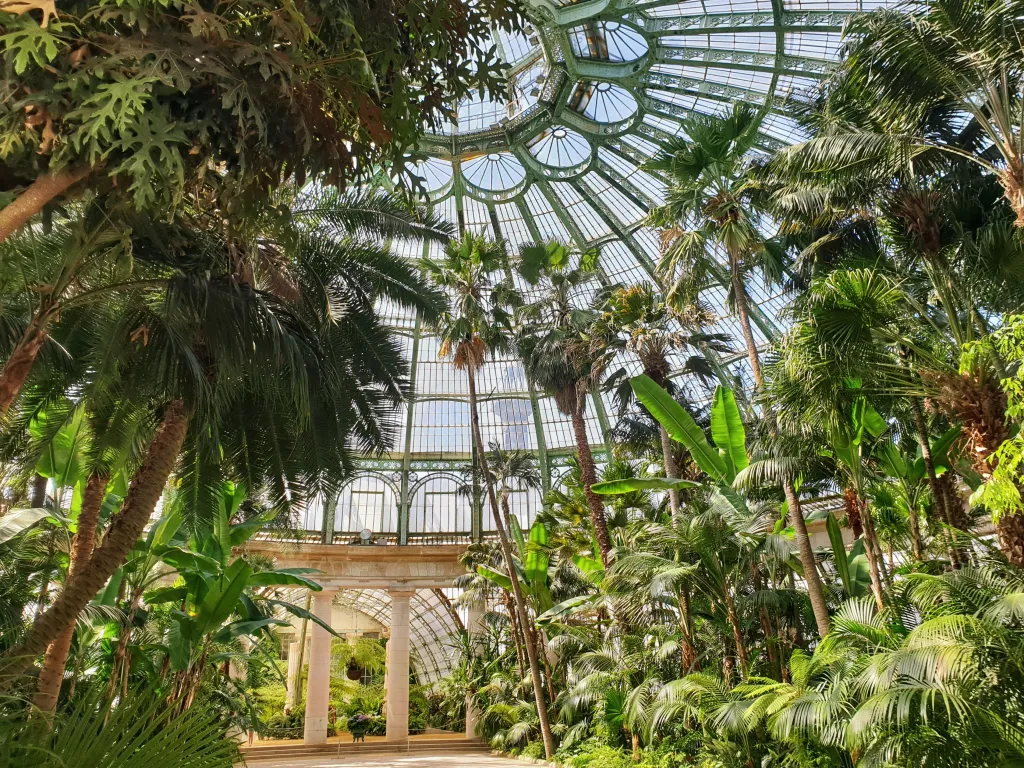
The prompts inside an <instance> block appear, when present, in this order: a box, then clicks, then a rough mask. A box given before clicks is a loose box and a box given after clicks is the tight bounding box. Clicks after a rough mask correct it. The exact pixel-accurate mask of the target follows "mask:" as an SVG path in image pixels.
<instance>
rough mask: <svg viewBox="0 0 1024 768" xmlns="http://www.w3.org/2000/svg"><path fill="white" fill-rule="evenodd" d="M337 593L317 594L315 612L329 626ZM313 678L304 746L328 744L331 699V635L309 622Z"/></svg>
mask: <svg viewBox="0 0 1024 768" xmlns="http://www.w3.org/2000/svg"><path fill="white" fill-rule="evenodd" d="M334 594H335V593H334V590H330V591H328V590H326V589H325V590H322V591H320V592H317V593H315V594H314V595H313V613H314V614H315V615H316V617H317V618H319V619H320V620H321V621H323V622H324V623H325V624H330V623H331V605H332V603H333V601H334ZM309 626H310V631H311V634H312V637H311V639H310V643H309V679H308V680H307V681H306V725H305V729H304V732H303V739H302V742H303V743H304V744H323V743H324V742H326V741H327V709H328V707H329V706H330V696H331V637H332V635H331V633H330V632H328V631H327V630H326V629H324V628H323V627H321V626H320V625H319V624H316V623H314V622H310V623H309Z"/></svg>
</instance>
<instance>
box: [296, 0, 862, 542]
mask: <svg viewBox="0 0 1024 768" xmlns="http://www.w3.org/2000/svg"><path fill="white" fill-rule="evenodd" d="M878 5H879V3H878V2H876V1H875V0H867V1H866V2H859V1H858V0H705V1H701V0H687V1H685V2H676V1H674V0H673V1H670V0H646V1H644V0H590V1H589V2H577V3H572V2H552V1H551V0H527V11H528V15H529V17H530V23H529V24H528V25H527V26H526V27H525V29H524V30H523V31H522V32H521V33H516V34H509V33H505V32H497V33H496V34H495V36H494V42H495V45H496V46H497V48H498V52H499V54H500V56H501V57H502V58H503V60H504V61H505V62H506V63H507V65H508V75H507V83H508V87H507V92H506V94H505V96H504V98H502V99H498V100H489V99H485V98H480V97H477V98H468V99H465V100H463V101H462V102H461V103H459V104H456V105H453V115H452V120H451V122H450V123H448V124H447V125H445V126H443V128H442V129H441V130H438V131H435V132H432V133H430V134H428V135H427V136H426V138H425V139H424V140H423V144H422V146H421V150H422V152H423V155H424V157H425V159H423V160H421V161H419V162H418V163H417V166H416V168H417V175H418V177H419V178H420V180H421V181H422V188H423V189H422V191H423V193H424V194H425V195H426V197H427V200H428V202H429V205H430V206H431V207H432V208H433V210H434V211H435V212H437V213H439V214H441V215H442V216H443V217H444V218H446V219H447V220H449V221H451V222H452V223H453V224H455V225H457V227H458V229H459V230H460V231H462V232H472V233H484V234H486V235H487V236H488V237H492V238H501V239H504V240H505V241H506V242H507V244H508V247H509V251H510V252H511V253H515V252H516V251H517V250H518V249H519V247H520V246H522V245H523V244H525V243H530V242H537V241H543V240H558V241H562V242H572V243H574V244H575V245H577V246H579V247H584V246H585V247H593V246H597V247H598V248H599V251H600V266H601V282H602V283H604V284H606V285H608V284H625V285H630V284H641V283H649V282H651V281H653V280H654V278H653V269H654V264H655V262H656V261H657V259H658V257H659V242H660V241H659V238H658V235H657V233H656V232H655V231H653V230H652V229H650V228H648V227H646V226H644V224H643V220H644V218H645V216H646V214H647V212H648V211H649V210H650V208H651V207H652V206H656V205H658V204H660V203H661V202H663V200H664V193H665V182H664V180H663V179H662V178H659V176H658V175H657V174H655V173H652V172H648V171H645V170H644V169H643V167H642V166H643V165H644V163H645V162H646V161H647V160H648V159H650V158H651V157H652V156H653V155H654V154H655V153H656V152H657V151H658V150H659V149H660V148H662V147H663V146H665V145H666V143H667V142H668V141H669V140H670V139H671V138H672V137H675V136H676V135H678V134H680V132H681V121H682V120H684V119H685V118H686V117H687V116H688V115H690V114H692V113H704V114H720V113H722V112H723V111H724V110H725V109H728V108H729V106H730V105H731V104H733V103H734V102H737V101H743V102H748V103H751V104H754V105H757V106H763V105H767V110H768V112H767V117H766V119H765V120H764V122H763V123H762V126H761V133H760V138H759V141H758V144H757V146H758V150H759V151H772V150H776V149H778V148H780V147H783V146H786V145H787V144H791V143H793V142H797V141H800V140H802V139H803V138H804V137H805V135H804V133H803V132H802V130H801V128H800V126H799V125H798V123H797V121H796V120H795V119H794V118H793V117H792V116H790V114H788V108H787V101H788V100H789V99H790V97H792V96H794V95H799V94H800V93H801V92H806V91H809V90H811V89H814V88H815V87H816V86H817V83H818V82H819V81H820V79H821V78H822V77H823V76H824V75H825V74H826V73H827V71H828V69H829V67H830V65H831V64H832V63H833V62H834V61H835V58H836V55H837V53H838V51H839V47H840V38H841V29H842V26H843V24H844V22H845V20H846V19H847V17H848V16H850V15H851V14H852V13H855V12H857V11H860V10H870V9H872V8H874V7H877V6H878ZM392 248H393V249H394V250H397V251H398V252H400V253H402V254H403V255H405V256H407V257H408V258H410V259H419V258H421V257H423V256H438V255H440V248H439V246H437V245H436V244H434V245H430V244H424V243H423V242H415V241H407V242H396V243H392ZM719 277H720V279H719V280H717V281H715V282H713V283H712V284H709V285H708V286H707V287H706V288H705V290H704V294H703V303H704V304H705V305H706V306H708V307H710V308H711V309H712V312H713V314H714V317H713V320H712V323H711V325H710V326H707V325H706V326H705V329H706V330H707V331H708V332H710V333H720V334H724V335H726V336H727V337H729V338H730V339H732V343H731V346H732V347H733V349H734V350H735V354H722V353H715V352H714V351H711V350H708V349H704V350H701V352H702V353H703V354H704V355H705V356H706V357H708V359H709V362H711V363H712V365H713V366H715V367H717V368H718V370H719V371H720V372H722V373H723V375H725V376H728V377H729V378H732V379H733V380H737V381H738V382H739V383H740V385H741V386H746V387H749V386H750V384H751V377H750V372H749V368H748V365H747V363H746V359H745V356H744V355H743V354H742V335H741V333H740V329H739V326H738V324H737V322H736V321H735V319H734V318H733V317H731V316H730V315H729V313H728V311H727V309H726V302H727V294H728V289H727V285H726V284H727V276H726V273H725V271H724V270H722V272H721V274H720V276H719ZM596 287H598V286H596V285H595V288H596ZM748 292H749V296H750V301H751V304H752V306H751V320H752V322H753V332H754V335H755V339H756V342H757V343H758V344H762V345H763V344H765V343H766V342H767V340H768V339H769V338H771V336H772V335H773V334H774V333H775V332H776V331H777V330H778V328H779V325H780V315H781V312H782V309H783V308H784V306H785V304H786V301H787V300H786V298H785V296H784V295H783V290H782V288H781V287H780V286H769V285H766V284H765V283H764V281H762V280H759V279H758V278H757V275H756V274H753V275H751V279H750V280H749V282H748ZM389 317H390V322H391V324H392V325H393V326H394V327H395V328H396V329H397V331H398V333H399V335H400V338H401V340H402V343H403V344H404V346H405V351H406V353H407V355H408V358H409V359H410V361H411V362H412V375H413V382H412V383H413V387H414V391H415V396H414V398H413V399H412V401H411V402H410V403H408V404H407V405H406V406H405V408H404V409H403V412H402V413H401V414H400V416H399V420H400V422H401V424H402V428H401V429H400V430H399V433H398V435H397V438H396V448H395V451H394V452H393V453H392V454H391V455H389V456H386V457H383V458H372V459H370V458H368V459H366V460H365V462H364V469H365V473H363V474H361V475H360V476H359V477H358V478H356V479H355V480H354V481H353V482H352V483H351V484H350V485H349V486H348V487H347V488H346V489H345V490H344V491H343V492H342V495H341V498H340V499H339V500H338V502H337V504H336V505H334V504H328V505H327V507H328V508H332V507H333V508H334V509H335V511H334V514H333V518H334V520H333V525H332V523H331V520H330V518H331V517H332V515H331V514H328V515H327V516H326V518H327V519H326V520H325V515H324V514H323V510H322V509H310V510H309V512H308V513H307V516H306V527H307V528H309V529H311V530H318V529H319V528H320V527H321V526H323V527H324V530H328V529H331V528H333V531H334V532H336V533H335V534H334V535H340V536H348V535H351V534H355V533H357V532H358V531H360V530H362V529H364V528H369V529H370V530H372V531H374V532H375V533H377V534H379V536H378V540H381V541H383V540H387V541H401V542H410V543H412V542H414V541H421V542H430V541H439V542H440V541H449V542H454V541H468V540H475V539H477V538H479V537H480V536H481V535H487V533H488V530H489V528H490V527H491V526H490V524H489V522H488V519H489V517H490V516H489V515H486V514H481V513H480V505H479V503H478V502H476V501H474V500H473V498H472V495H466V494H458V493H456V491H457V489H458V488H459V487H460V486H461V485H464V484H465V482H466V478H465V477H464V476H463V475H462V474H461V470H462V469H464V468H465V467H466V466H467V464H468V462H469V460H470V457H471V450H472V449H471V442H472V441H471V435H470V418H469V406H468V402H467V398H468V387H467V382H466V379H465V376H464V375H463V374H462V373H460V372H459V371H456V370H454V369H453V368H452V366H451V364H450V362H449V361H446V360H443V359H441V357H440V356H439V343H438V340H437V338H436V337H434V336H432V335H431V334H430V332H429V330H428V329H426V328H423V327H421V326H420V323H419V322H418V320H417V319H416V318H415V317H414V316H413V315H411V314H404V313H401V312H389ZM690 354H691V353H690V352H687V351H681V352H679V353H678V354H677V355H676V356H675V358H674V359H673V360H672V361H671V362H672V364H673V366H674V368H675V371H676V372H677V374H678V372H680V371H681V370H682V368H683V365H684V363H685V361H686V359H687V358H688V357H689V356H690ZM622 364H623V367H626V368H627V369H628V368H629V367H630V365H631V363H630V361H629V360H626V359H623V363H622ZM676 383H677V384H678V385H679V386H680V388H681V389H682V391H683V392H684V393H686V395H687V396H688V397H689V398H690V399H691V400H692V401H694V402H698V403H700V402H704V401H706V400H707V398H708V396H709V392H710V390H709V386H710V385H709V384H707V383H703V382H701V381H700V380H699V379H696V378H693V377H689V376H686V377H684V376H678V377H677V379H676ZM477 388H478V391H479V392H480V398H481V414H480V415H481V421H482V428H483V437H484V441H485V442H486V443H488V444H490V443H493V442H496V443H498V444H499V445H501V446H502V447H503V448H507V449H522V450H527V451H532V452H535V453H536V454H537V455H538V459H539V463H540V466H541V470H542V474H543V478H544V490H546V489H548V488H550V487H553V486H557V484H558V482H559V478H560V476H561V475H562V474H563V473H564V472H566V471H568V470H567V466H568V464H569V461H570V459H571V456H572V453H573V451H574V448H575V442H574V439H573V433H572V426H571V423H570V421H569V419H568V417H566V416H563V415H562V414H560V413H559V411H558V409H557V408H556V407H555V404H554V402H553V401H552V399H551V398H549V397H545V396H543V394H541V393H538V392H537V391H534V389H533V388H532V387H531V386H530V384H529V382H528V381H527V379H526V376H525V374H524V372H523V367H522V365H521V364H520V363H519V362H518V361H517V360H515V359H512V357H511V356H509V357H507V358H501V357H498V358H497V359H493V358H492V359H489V360H488V362H487V363H486V364H485V366H484V369H483V370H482V371H481V373H480V374H479V381H478V385H477ZM591 403H592V405H591V406H590V407H588V408H587V429H588V433H589V437H590V440H591V443H592V445H593V447H594V452H595V457H596V458H597V459H598V461H601V460H602V458H603V457H604V456H606V444H607V436H608V434H609V432H610V428H611V426H613V425H614V419H615V413H614V410H613V405H612V402H611V398H610V396H609V395H607V394H605V395H599V396H592V398H591ZM512 507H513V509H514V511H515V512H516V513H517V514H518V515H519V516H520V518H521V519H522V521H523V522H524V524H526V523H529V521H530V520H531V519H532V517H533V515H534V514H535V513H536V511H537V510H538V509H539V508H540V493H538V492H535V491H522V492H518V493H514V494H513V499H512Z"/></svg>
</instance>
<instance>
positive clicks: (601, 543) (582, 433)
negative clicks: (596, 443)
mask: <svg viewBox="0 0 1024 768" xmlns="http://www.w3.org/2000/svg"><path fill="white" fill-rule="evenodd" d="M586 402H587V401H586V399H584V398H582V397H580V398H578V399H577V401H576V408H575V410H573V412H572V428H573V431H574V432H575V433H576V450H577V452H578V453H579V461H580V475H581V476H582V478H583V493H584V494H585V495H586V497H587V506H589V507H590V521H591V522H592V523H593V525H594V536H595V537H597V547H598V549H600V550H601V562H602V563H603V564H604V567H605V568H610V567H611V551H612V537H611V536H610V535H609V533H608V521H607V520H606V519H605V516H604V502H603V501H602V500H601V497H600V496H598V495H597V494H596V493H594V492H593V491H592V490H590V486H592V485H593V484H594V483H596V482H597V469H596V467H595V466H594V454H593V453H591V451H590V440H589V439H588V438H587V422H586V420H585V419H584V418H583V409H584V408H585V407H586Z"/></svg>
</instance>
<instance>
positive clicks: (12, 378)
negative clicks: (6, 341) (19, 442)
mask: <svg viewBox="0 0 1024 768" xmlns="http://www.w3.org/2000/svg"><path fill="white" fill-rule="evenodd" d="M0 213H2V212H0ZM55 313H56V309H55V307H54V306H53V305H52V304H51V303H49V302H47V303H46V304H44V305H43V306H41V307H40V308H38V309H37V310H36V311H35V313H34V314H33V315H32V319H31V320H30V321H29V323H28V327H27V328H25V331H24V333H22V334H21V338H20V339H18V343H17V344H15V345H14V349H13V350H12V351H11V355H10V357H8V358H7V362H5V363H4V367H3V368H0V416H2V415H3V414H5V413H7V411H8V409H9V408H10V407H11V405H12V404H13V403H14V401H15V399H17V397H18V395H19V394H20V392H21V389H22V387H24V386H25V380H26V379H28V375H29V374H30V373H31V372H32V367H33V366H34V365H35V363H36V358H38V357H39V352H40V351H41V350H42V348H43V345H44V344H45V343H46V340H47V339H48V338H49V335H50V321H51V320H52V319H53V316H54V314H55Z"/></svg>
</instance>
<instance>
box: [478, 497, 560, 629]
mask: <svg viewBox="0 0 1024 768" xmlns="http://www.w3.org/2000/svg"><path fill="white" fill-rule="evenodd" d="M511 518H512V530H511V533H512V539H513V542H514V543H515V546H516V553H515V554H516V555H517V556H516V557H515V558H513V567H514V568H515V569H516V573H517V574H518V575H519V581H520V584H521V585H522V588H523V592H524V593H525V594H526V596H527V597H528V598H529V600H530V603H531V605H532V606H533V609H534V612H535V613H536V615H538V616H539V615H540V614H543V613H545V612H546V611H548V610H550V609H551V608H552V607H553V606H554V601H553V600H552V599H551V578H550V576H549V575H548V565H549V564H550V560H551V558H550V555H549V554H548V551H547V547H548V530H547V528H546V527H545V526H544V524H543V523H541V522H540V521H537V522H535V523H534V524H533V525H531V526H530V533H529V539H527V538H526V537H525V536H524V535H523V529H522V527H521V526H520V525H519V520H518V518H517V517H516V516H515V515H512V516H511ZM476 570H477V573H479V574H480V575H481V576H483V577H484V578H485V579H487V580H488V581H490V582H491V583H492V584H495V585H496V586H498V587H501V588H502V589H504V590H506V591H508V592H511V591H512V580H511V579H510V578H509V576H508V574H505V573H502V572H501V571H498V570H495V569H494V568H491V567H490V566H487V565H478V566H477V567H476Z"/></svg>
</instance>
